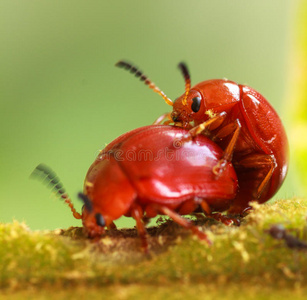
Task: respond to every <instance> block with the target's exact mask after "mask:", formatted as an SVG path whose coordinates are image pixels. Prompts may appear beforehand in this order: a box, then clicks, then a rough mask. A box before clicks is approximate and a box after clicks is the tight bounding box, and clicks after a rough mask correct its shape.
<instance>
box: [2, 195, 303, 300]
mask: <svg viewBox="0 0 307 300" xmlns="http://www.w3.org/2000/svg"><path fill="white" fill-rule="evenodd" d="M306 216H307V200H303V199H293V200H284V201H278V202H275V203H273V204H265V205H255V206H254V211H253V212H251V213H250V215H248V216H247V217H246V218H245V219H244V221H243V223H242V225H241V226H240V227H232V226H231V227H226V226H225V225H223V224H219V223H217V222H215V221H208V220H198V221H197V222H198V223H199V224H200V225H201V226H202V228H203V230H205V231H206V232H208V235H209V236H210V238H211V240H212V241H213V245H212V246H208V245H207V244H206V243H205V242H202V241H199V240H198V239H197V238H196V237H194V236H191V235H190V234H189V232H187V231H186V230H184V229H182V228H180V227H179V226H177V225H176V224H174V223H173V222H170V221H167V222H164V223H163V222H162V223H161V224H160V225H158V226H157V227H155V228H151V229H149V233H150V236H149V242H150V245H151V247H150V253H151V255H150V256H148V255H144V254H143V253H142V252H141V250H140V241H139V239H138V237H137V234H136V231H135V230H134V229H130V230H128V229H127V230H125V229H123V230H120V231H117V230H115V231H110V232H109V233H108V235H107V236H105V237H103V238H101V239H100V240H99V241H91V240H88V239H86V237H84V235H83V233H82V229H81V228H70V229H68V230H57V231H53V232H48V231H46V232H32V231H30V230H29V229H28V228H27V227H26V226H25V225H24V224H20V223H18V222H14V223H12V224H1V225H0V266H1V275H0V276H1V277H0V284H1V287H2V289H3V291H5V292H6V293H9V295H10V296H12V291H15V292H14V293H13V295H14V296H15V297H16V299H18V297H19V296H18V295H20V297H21V298H22V297H24V296H25V295H29V297H31V295H32V293H34V294H35V293H37V295H40V294H41V297H43V298H46V299H48V297H49V296H50V298H52V297H51V295H52V293H53V292H54V291H55V290H54V286H56V287H58V291H59V293H58V294H57V296H58V298H59V299H61V297H63V298H64V297H65V295H66V294H65V293H68V292H70V293H75V291H79V292H78V294H79V293H80V294H83V293H84V294H86V293H87V292H89V293H92V294H95V293H96V292H97V293H98V292H99V293H104V295H110V297H109V298H111V299H113V297H111V295H112V294H113V295H119V294H121V293H122V294H123V299H130V298H131V299H132V298H133V299H138V298H137V297H136V295H137V294H139V293H140V294H142V295H144V293H148V294H149V295H152V294H156V295H161V297H165V296H167V295H173V296H174V298H176V297H175V295H177V296H178V298H180V296H182V295H185V296H193V297H194V298H195V299H200V296H201V295H203V294H206V295H208V297H207V298H208V299H211V298H210V297H212V299H213V297H215V296H219V295H221V294H223V293H226V294H227V293H228V294H229V295H230V296H231V298H230V299H234V297H236V299H240V297H239V295H241V294H242V293H243V294H245V295H248V294H250V293H251V291H253V292H254V293H256V294H259V298H257V299H262V298H265V299H270V298H267V297H265V294H266V293H267V292H268V293H269V292H270V293H272V291H274V292H275V293H278V295H279V298H281V299H286V297H288V296H289V293H290V291H292V292H295V293H297V295H298V297H299V295H300V293H302V295H303V292H304V291H305V292H306V288H305V286H306V283H307V280H306V275H307V251H306V250H298V249H290V248H289V247H287V245H286V244H285V242H284V241H283V240H276V239H273V238H272V237H271V236H270V235H269V234H268V233H267V230H268V229H269V228H270V227H271V226H272V225H273V224H283V225H284V226H285V227H286V228H287V231H288V232H289V233H291V234H293V235H295V236H297V237H298V238H300V239H302V240H307V231H306V230H307V227H306ZM29 288H31V290H27V291H25V290H24V289H29ZM42 288H44V289H43V290H42ZM62 288H65V289H66V292H65V291H64V290H62ZM33 289H34V290H33ZM20 290H23V291H22V292H21V291H20ZM48 290H50V292H49V293H48V292H46V293H44V292H43V291H48ZM16 291H17V292H16ZM200 291H202V292H200ZM50 293H51V294H50ZM61 295H62V296H61ZM261 295H262V296H261ZM260 296H261V297H260ZM232 297H233V298H232ZM114 299H116V297H114ZM298 299H300V298H298Z"/></svg>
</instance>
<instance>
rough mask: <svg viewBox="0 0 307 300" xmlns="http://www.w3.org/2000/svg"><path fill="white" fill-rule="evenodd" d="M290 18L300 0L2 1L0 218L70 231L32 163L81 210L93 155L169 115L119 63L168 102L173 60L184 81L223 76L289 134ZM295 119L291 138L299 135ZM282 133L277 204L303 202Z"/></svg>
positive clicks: (67, 215)
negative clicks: (285, 162)
mask: <svg viewBox="0 0 307 300" xmlns="http://www.w3.org/2000/svg"><path fill="white" fill-rule="evenodd" d="M302 3H303V2H302ZM301 11H302V4H300V2H299V1H286V0H271V1H267V0H258V1H248V0H240V1H239V0H232V1H229V0H218V1H209V0H199V1H196V0H192V1H181V0H176V1H175V0H173V1H165V0H164V1H162V0H158V1H105V0H101V1H80V0H74V1H62V0H61V1H58V0H57V1H56V0H54V1H37V0H32V1H15V0H9V1H4V0H2V1H1V2H0V28H1V35H0V45H1V47H0V65H1V67H0V69H1V82H0V85H1V86H0V95H1V98H0V101H1V103H0V105H1V106H0V111H1V118H0V122H1V125H0V126H1V127H0V137H1V147H0V159H1V165H0V167H1V173H0V182H1V189H0V200H1V203H0V222H10V221H12V219H17V220H19V221H23V220H24V221H26V223H27V224H28V225H29V226H30V227H31V228H32V229H53V228H57V227H63V228H64V227H68V226H70V225H81V223H80V221H77V220H75V219H74V218H73V217H72V215H71V212H70V210H69V209H68V208H67V207H66V206H64V204H62V203H60V201H58V200H57V199H55V198H53V197H49V195H50V191H48V190H47V189H46V187H45V186H43V185H42V184H41V183H40V182H37V181H34V180H29V175H30V173H31V172H32V170H33V169H34V168H35V167H36V165H37V164H39V163H41V162H44V163H46V164H48V165H49V166H51V167H52V168H53V169H54V170H55V171H56V173H57V174H58V176H59V177H60V178H61V180H62V182H63V183H64V185H65V187H66V190H67V191H68V193H69V194H70V195H71V197H72V198H73V200H74V203H75V206H76V207H77V209H78V210H80V208H81V203H79V201H78V200H77V199H76V197H75V196H76V194H77V192H79V191H81V190H82V185H83V180H84V177H85V174H86V172H87V169H88V167H89V166H90V164H91V163H92V162H93V160H94V159H95V157H96V155H97V153H98V151H99V149H102V148H103V147H104V146H105V144H106V143H108V142H110V141H112V140H113V139H114V138H115V137H117V136H118V135H120V134H122V133H124V132H127V131H129V130H131V129H134V128H136V127H140V126H143V125H148V124H151V123H152V122H153V121H154V120H155V118H156V117H157V116H159V115H161V114H162V113H164V112H166V111H169V110H170V107H168V106H167V105H166V104H165V103H164V101H163V100H162V98H160V97H159V96H158V95H157V94H154V93H153V92H152V91H150V90H149V89H148V88H147V87H145V86H144V85H143V84H141V83H140V82H139V81H138V80H136V79H135V78H133V77H132V76H130V75H129V74H128V73H127V72H124V71H123V70H120V69H118V68H115V67H114V64H115V63H116V62H117V61H118V60H119V59H123V58H124V59H128V60H129V61H132V62H134V63H135V64H136V65H137V66H139V67H140V69H142V70H143V71H144V72H145V74H147V75H148V76H149V77H150V78H151V79H152V80H153V81H154V82H155V83H156V84H157V85H158V86H159V87H160V88H161V89H162V90H163V91H164V92H165V93H166V94H167V95H168V96H169V97H170V98H172V99H175V98H176V97H178V96H179V95H181V94H182V93H183V91H184V82H183V79H182V76H181V74H180V72H179V71H178V69H177V64H178V62H179V61H182V60H184V61H185V62H187V63H188V66H189V69H190V72H191V76H192V84H193V85H194V84H196V83H198V82H200V81H202V80H206V79H210V78H224V77H226V78H228V79H231V80H234V81H237V82H239V83H244V84H248V85H250V86H252V87H253V88H255V89H256V90H258V91H260V92H261V93H262V94H263V95H264V96H265V97H266V98H267V99H268V100H269V101H270V102H271V103H272V104H273V106H274V107H275V108H276V110H277V112H278V113H279V114H280V116H281V118H282V120H283V122H284V125H285V127H286V130H287V131H288V133H291V134H289V136H291V138H292V130H294V129H293V128H294V126H293V124H294V123H295V122H296V121H297V118H296V113H297V112H299V111H300V110H301V107H299V106H298V102H295V101H296V100H295V99H293V97H292V94H294V91H296V92H298V91H297V90H296V88H295V84H296V83H297V82H298V81H299V80H301V79H299V80H293V78H294V77H295V76H292V75H293V74H294V75H295V74H297V70H296V68H295V67H293V65H295V64H296V63H297V61H296V60H294V59H293V57H296V54H295V53H296V49H297V47H300V44H299V43H297V41H299V40H300V34H301V35H304V34H305V32H298V30H297V28H302V25H301V24H300V21H299V19H298V16H299V12H300V13H301ZM302 19H303V17H302ZM305 19H307V18H305ZM302 22H303V21H302ZM306 27H307V26H306ZM298 65H299V66H300V65H301V62H300V63H298ZM291 74H292V75H291ZM298 76H299V75H298ZM293 85H294V87H293ZM302 86H304V85H302ZM297 99H298V98H297ZM302 99H304V98H302ZM300 101H301V102H300V104H299V105H305V102H304V100H300ZM295 103H296V104H295ZM302 103H303V104H302ZM304 107H306V106H304ZM305 118H306V117H305ZM301 120H302V122H301V124H302V127H300V128H301V129H300V130H302V131H301V132H300V131H298V130H296V129H295V130H294V131H295V132H296V134H297V135H298V137H297V138H298V139H299V138H301V139H302V134H304V132H305V134H306V133H307V132H306V131H304V128H305V127H304V126H305V125H304V124H305V123H304V122H305V119H304V115H303V116H302V118H301ZM291 138H290V143H291V153H292V155H293V156H294V159H293V162H291V163H292V164H291V167H290V171H289V176H288V178H287V180H286V182H285V184H284V185H283V187H282V189H281V190H280V192H279V193H278V194H277V196H276V197H277V198H286V197H293V196H304V195H305V190H304V186H303V183H302V182H300V177H301V175H299V174H298V172H297V169H296V163H295V159H297V158H298V156H297V155H296V152H295V151H296V150H295V147H296V145H292V144H295V142H293V140H292V139H291ZM304 140H305V144H306V135H305V138H304ZM303 144H304V143H303ZM299 145H301V143H299ZM301 147H302V149H303V150H302V151H301V152H297V153H299V155H301V158H302V156H303V155H305V152H304V147H305V146H304V145H303V146H301ZM298 165H300V164H298ZM301 171H302V170H301ZM303 171H304V170H303ZM303 171H302V172H303ZM117 224H118V225H119V226H124V225H128V226H133V225H134V223H133V222H131V221H130V222H128V223H127V221H126V220H124V219H121V220H119V221H117Z"/></svg>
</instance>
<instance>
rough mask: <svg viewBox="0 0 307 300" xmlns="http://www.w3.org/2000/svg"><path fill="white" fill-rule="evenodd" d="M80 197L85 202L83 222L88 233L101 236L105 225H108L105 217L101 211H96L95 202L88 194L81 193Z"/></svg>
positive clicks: (92, 236)
mask: <svg viewBox="0 0 307 300" xmlns="http://www.w3.org/2000/svg"><path fill="white" fill-rule="evenodd" d="M78 197H79V198H80V199H81V200H82V201H83V203H84V205H83V209H82V223H83V226H84V229H85V231H86V234H87V235H88V236H89V237H91V238H94V237H98V236H101V235H102V234H104V232H105V229H104V227H105V226H106V225H107V224H106V222H105V219H104V217H103V216H102V215H101V214H100V213H97V212H95V210H94V208H93V203H92V201H91V200H90V199H89V197H88V196H87V195H85V194H82V193H79V194H78Z"/></svg>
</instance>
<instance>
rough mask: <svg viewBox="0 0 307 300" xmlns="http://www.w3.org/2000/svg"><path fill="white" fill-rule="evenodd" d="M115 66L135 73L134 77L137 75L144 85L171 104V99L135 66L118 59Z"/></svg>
mask: <svg viewBox="0 0 307 300" xmlns="http://www.w3.org/2000/svg"><path fill="white" fill-rule="evenodd" d="M115 66H116V67H119V68H124V69H125V70H127V71H130V73H132V74H135V76H136V77H139V78H140V80H141V81H144V83H145V84H146V85H148V87H149V88H150V89H152V90H153V91H154V92H156V93H158V94H159V95H160V96H161V97H162V98H163V99H164V101H165V102H166V104H168V105H170V106H173V101H172V100H171V99H170V98H168V97H167V96H166V95H165V94H164V92H163V91H161V90H160V89H159V88H158V87H157V86H156V85H155V84H154V83H153V82H152V81H151V80H150V79H149V78H148V77H147V76H146V75H144V74H143V72H142V71H140V70H139V69H138V68H137V67H135V66H133V65H131V64H130V63H128V62H126V61H123V60H120V61H119V62H117V63H116V64H115Z"/></svg>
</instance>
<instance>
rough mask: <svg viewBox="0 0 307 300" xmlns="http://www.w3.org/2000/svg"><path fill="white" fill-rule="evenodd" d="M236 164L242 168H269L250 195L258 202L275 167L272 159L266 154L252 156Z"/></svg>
mask: <svg viewBox="0 0 307 300" xmlns="http://www.w3.org/2000/svg"><path fill="white" fill-rule="evenodd" d="M237 164H238V165H239V166H241V167H244V168H254V169H255V168H257V169H260V168H264V167H268V166H269V168H270V169H269V171H268V172H267V174H266V175H265V177H264V179H263V180H262V181H261V183H260V184H259V186H258V187H257V189H256V190H255V192H254V193H253V195H252V196H253V198H254V200H258V199H259V198H260V197H261V195H262V193H263V191H264V189H265V188H266V186H267V184H268V182H269V181H270V179H271V177H272V175H273V172H274V170H275V168H276V166H277V164H276V161H275V159H274V157H273V156H271V155H268V154H253V155H249V156H248V157H246V158H244V159H242V160H240V161H239V162H238V163H237Z"/></svg>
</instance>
